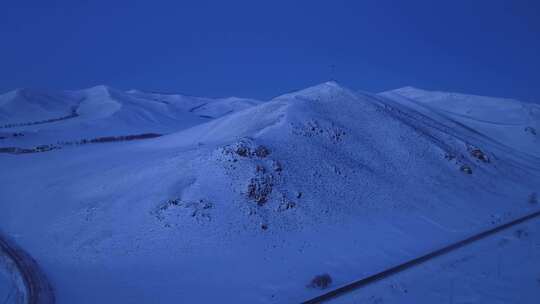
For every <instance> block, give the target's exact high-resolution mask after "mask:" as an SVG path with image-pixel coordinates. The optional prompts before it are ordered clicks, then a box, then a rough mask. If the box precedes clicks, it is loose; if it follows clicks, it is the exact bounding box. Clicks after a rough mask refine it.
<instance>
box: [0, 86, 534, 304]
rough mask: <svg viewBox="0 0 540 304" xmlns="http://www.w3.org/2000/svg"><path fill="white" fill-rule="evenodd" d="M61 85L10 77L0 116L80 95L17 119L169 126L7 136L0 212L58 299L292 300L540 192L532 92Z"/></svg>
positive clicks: (485, 222)
mask: <svg viewBox="0 0 540 304" xmlns="http://www.w3.org/2000/svg"><path fill="white" fill-rule="evenodd" d="M58 94H60V96H62V98H60V99H62V101H55V102H53V101H52V99H54V100H56V99H55V98H52V99H51V100H50V101H49V99H47V98H41V97H40V98H36V99H35V100H39V101H36V103H38V105H34V103H33V102H32V100H33V99H32V98H27V97H24V98H23V97H20V95H19V93H17V92H15V93H9V94H7V95H3V96H2V97H1V98H0V107H1V109H2V112H0V113H1V115H2V116H0V119H1V120H0V122H2V123H0V124H4V122H6V123H11V122H25V121H29V120H41V119H42V118H43V117H44V116H42V115H45V114H44V113H45V112H43V111H46V113H48V115H49V116H47V117H51V118H54V117H55V116H56V117H58V116H63V115H67V114H69V111H67V112H66V106H67V107H68V108H69V107H71V106H77V108H76V109H77V113H78V114H79V115H80V116H77V117H75V118H71V119H67V120H62V121H60V122H53V123H50V124H47V123H45V124H41V125H31V126H21V127H16V128H15V129H16V130H17V131H19V132H28V133H30V132H36V134H38V135H36V136H35V138H36V140H35V143H37V142H38V141H48V142H51V141H53V140H56V136H59V137H61V138H62V139H64V138H68V137H69V138H80V137H88V136H97V135H101V134H105V133H106V134H120V135H122V134H127V133H129V134H135V133H144V132H159V131H161V132H163V133H168V134H169V133H170V134H169V135H167V136H163V137H160V138H154V139H146V140H141V141H133V142H115V143H107V144H92V145H84V146H72V147H65V148H62V149H59V150H53V151H48V152H43V153H31V154H19V155H11V154H0V166H1V167H2V168H4V170H3V171H2V173H1V174H0V204H1V211H2V212H0V230H2V231H4V232H5V233H7V234H11V235H17V241H18V242H19V245H20V246H21V247H23V248H25V249H26V250H27V251H28V252H29V253H31V254H32V255H33V256H34V258H35V259H36V260H37V261H38V263H40V265H41V266H42V267H43V269H44V270H45V272H46V273H47V274H48V276H49V277H50V279H51V281H52V284H53V286H54V287H55V289H56V292H57V300H58V303H175V302H178V301H181V302H186V303H215V302H225V303H298V302H301V301H302V300H307V299H309V298H310V297H313V296H316V295H318V294H320V293H321V292H323V291H321V290H318V289H314V288H309V287H307V285H309V282H310V280H311V279H312V278H313V277H314V276H315V275H318V274H322V273H328V274H330V275H331V276H332V278H333V282H332V285H331V286H330V287H336V286H339V285H342V284H345V283H347V282H350V281H352V280H355V279H358V278H360V277H363V276H366V275H369V274H372V273H375V272H377V271H380V270H383V269H385V268H386V267H389V266H393V265H395V264H397V263H399V262H403V261H406V260H409V259H411V258H413V257H416V256H418V255H422V254H424V253H426V252H428V251H431V250H433V249H436V248H438V247H441V246H443V245H446V244H448V243H450V242H453V241H456V240H460V239H462V238H464V237H467V236H469V235H470V234H472V233H474V232H478V231H481V230H484V229H486V228H489V227H493V226H494V225H497V224H499V223H502V222H504V221H508V220H510V219H513V218H515V217H517V216H520V215H523V214H527V213H528V212H531V211H534V210H537V209H538V208H539V206H538V204H537V203H535V202H534V200H533V199H531V198H532V197H533V193H534V192H540V186H539V185H540V171H539V169H540V154H539V153H538V152H539V151H540V150H539V148H538V137H537V136H538V135H535V134H532V131H530V130H529V129H528V130H529V131H525V129H524V128H526V127H531V128H533V130H534V129H536V130H537V129H538V128H537V127H538V124H539V119H538V107H537V106H536V105H532V104H525V103H520V102H517V101H512V100H500V99H496V98H487V97H476V96H468V95H458V94H450V93H438V92H427V91H421V90H417V89H410V88H408V89H401V90H397V91H392V92H386V93H382V94H369V93H358V92H353V91H351V90H349V89H347V88H343V87H341V86H340V85H338V84H337V83H335V82H328V83H323V84H320V85H317V86H314V87H310V88H307V89H304V90H301V91H298V92H294V93H289V94H285V95H282V96H279V97H277V98H275V99H272V100H270V101H268V102H258V101H255V100H249V99H236V98H228V99H218V100H215V99H205V98H195V97H185V96H181V95H163V94H156V93H143V92H139V91H128V92H120V91H118V90H114V89H111V88H106V87H97V88H92V89H89V90H86V91H79V92H70V93H66V92H64V93H58ZM13 95H15V96H16V97H13ZM6 96H7V97H6ZM17 96H18V97H17ZM25 96H26V95H25ZM40 96H41V95H40ZM449 96H450V97H449ZM17 98H19V99H17ZM63 98H65V99H63ZM43 100H46V101H47V103H45V102H42V101H43ZM449 102H454V104H453V106H448V103H449ZM14 103H21V104H22V105H21V107H25V109H28V110H18V107H17V106H15V105H14ZM49 105H50V106H49ZM62 109H63V110H62ZM524 109H525V110H524ZM62 111H64V112H62ZM66 113H67V114H66ZM201 116H204V117H201ZM6 130H9V132H11V131H12V128H8V129H1V130H0V132H7V131H6ZM513 133H515V134H513ZM96 134H97V135H96ZM501 134H503V135H501ZM512 134H513V135H512ZM535 136H536V137H535ZM2 140H3V141H6V139H0V143H2ZM8 140H10V142H9V143H10V145H14V146H18V144H17V142H18V141H19V140H20V143H21V144H20V145H21V146H22V145H23V144H25V142H24V141H27V140H28V139H27V138H26V136H23V137H14V138H11V137H10V138H9V139H8ZM32 143H34V142H32ZM2 145H4V144H2ZM475 151H480V153H481V154H480V155H482V157H479V154H478V152H475ZM464 166H465V167H467V168H469V170H470V171H471V172H472V174H466V173H465V172H463V167H464ZM535 231H536V230H535ZM516 248H517V247H516ZM471 250H472V249H471ZM474 250H476V251H475V255H479V256H480V255H481V254H483V252H484V251H489V250H490V249H489V246H488V247H485V248H484V247H481V246H480V248H477V249H474ZM515 250H518V251H519V248H517V249H515ZM520 254H521V253H520ZM517 256H519V255H517ZM475 265H476V264H475ZM471 267H473V268H474V267H475V266H474V265H473V266H471ZM479 267H480V266H479ZM478 269H480V268H478ZM525 270H526V269H525ZM525 270H524V271H525ZM439 281H440V282H441V283H440V284H441V286H442V285H444V284H448V282H446V281H445V280H444V278H441V279H440V280H439ZM418 282H420V283H419V284H424V283H422V282H423V281H418ZM429 283H430V284H437V283H435V282H431V281H430V282H429ZM410 284H414V282H413V283H410ZM426 284H427V283H425V284H424V285H423V286H424V287H425V286H428V285H426ZM444 286H447V285H444ZM533 286H536V285H533V284H529V285H526V286H525V285H524V286H523V288H533ZM411 288H412V287H411ZM518 291H519V290H518ZM529 291H530V290H529ZM496 296H497V295H496V294H492V293H481V294H479V295H478V297H477V298H475V300H474V299H473V300H474V301H473V302H471V303H488V302H491V303H492V302H494V301H493V300H494V299H495V298H496ZM510 297H511V296H510ZM516 299H517V298H516ZM419 300H420V302H418V301H416V300H415V303H432V302H429V299H428V298H426V301H425V302H422V301H421V300H422V299H421V298H420V299H419ZM431 300H432V298H431ZM475 301H476V302H475ZM398 302H399V301H398ZM506 303H512V301H508V302H506ZM515 303H518V301H517V300H516V301H515Z"/></svg>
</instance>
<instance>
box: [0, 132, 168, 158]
mask: <svg viewBox="0 0 540 304" xmlns="http://www.w3.org/2000/svg"><path fill="white" fill-rule="evenodd" d="M160 136H162V134H156V133H144V134H136V135H123V136H105V137H97V138H92V139H81V140H77V141H61V142H58V143H57V144H48V145H40V146H36V147H32V148H18V147H3V148H1V147H0V153H9V154H27V153H40V152H47V151H51V150H57V149H62V146H79V145H87V144H97V143H110V142H118V141H132V140H141V139H149V138H155V137H160Z"/></svg>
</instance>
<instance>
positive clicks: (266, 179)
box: [247, 175, 273, 206]
mask: <svg viewBox="0 0 540 304" xmlns="http://www.w3.org/2000/svg"><path fill="white" fill-rule="evenodd" d="M272 187H273V182H272V175H263V176H260V177H255V178H252V179H251V180H250V182H249V184H248V189H247V195H248V197H249V198H250V199H252V200H254V201H255V202H256V203H257V204H258V205H259V206H262V205H264V204H265V203H266V202H267V201H268V196H270V194H271V193H272Z"/></svg>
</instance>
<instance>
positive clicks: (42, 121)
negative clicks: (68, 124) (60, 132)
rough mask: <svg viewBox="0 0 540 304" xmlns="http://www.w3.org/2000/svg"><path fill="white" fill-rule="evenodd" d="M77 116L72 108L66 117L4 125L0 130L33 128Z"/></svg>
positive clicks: (75, 110)
mask: <svg viewBox="0 0 540 304" xmlns="http://www.w3.org/2000/svg"><path fill="white" fill-rule="evenodd" d="M78 116H79V114H77V109H76V108H73V109H71V113H70V114H68V115H66V116H62V117H56V118H51V119H45V120H38V121H30V122H21V123H11V124H5V125H2V126H0V129H7V128H16V127H25V126H33V125H42V124H46V123H51V122H57V121H62V120H66V119H71V118H75V117H78Z"/></svg>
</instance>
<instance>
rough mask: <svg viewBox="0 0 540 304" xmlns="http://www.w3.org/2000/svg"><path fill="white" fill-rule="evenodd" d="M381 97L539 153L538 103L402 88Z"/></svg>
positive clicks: (539, 154)
mask: <svg viewBox="0 0 540 304" xmlns="http://www.w3.org/2000/svg"><path fill="white" fill-rule="evenodd" d="M379 95H381V96H384V97H387V98H390V99H392V100H394V101H397V102H400V103H403V104H405V105H407V106H409V107H412V108H415V109H417V110H420V109H419V108H424V111H425V110H429V111H432V112H435V113H437V114H439V115H442V116H445V117H446V118H447V119H449V120H452V121H454V122H457V123H460V124H463V125H464V126H467V127H469V128H471V129H473V130H475V131H477V132H480V133H482V134H483V135H485V136H488V137H489V138H490V139H491V140H493V141H496V142H500V143H502V144H505V145H507V146H509V147H511V148H513V149H516V150H519V151H522V152H524V153H528V154H531V155H534V156H536V157H539V156H540V106H539V105H537V104H531V103H524V102H519V101H517V100H512V99H504V98H493V97H484V96H475V95H465V94H459V93H446V92H430V91H425V90H421V89H416V88H413V87H405V88H401V89H397V90H393V91H388V92H383V93H381V94H379Z"/></svg>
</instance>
